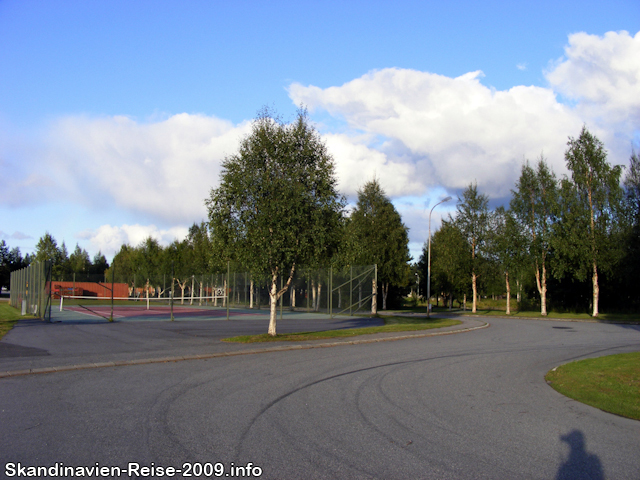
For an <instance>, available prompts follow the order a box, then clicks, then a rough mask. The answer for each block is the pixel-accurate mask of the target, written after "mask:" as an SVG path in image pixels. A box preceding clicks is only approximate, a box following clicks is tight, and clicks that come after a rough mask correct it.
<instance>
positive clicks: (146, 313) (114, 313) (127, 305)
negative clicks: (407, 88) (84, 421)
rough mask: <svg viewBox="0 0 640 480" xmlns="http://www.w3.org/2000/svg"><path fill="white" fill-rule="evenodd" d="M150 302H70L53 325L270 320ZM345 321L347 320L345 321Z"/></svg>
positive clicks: (254, 313)
mask: <svg viewBox="0 0 640 480" xmlns="http://www.w3.org/2000/svg"><path fill="white" fill-rule="evenodd" d="M161 300H162V301H149V302H147V300H146V299H139V300H133V299H120V300H115V301H114V302H113V305H111V302H110V301H109V300H108V299H83V298H67V297H65V299H64V300H63V301H62V302H60V303H59V304H54V305H53V307H52V309H51V321H52V322H62V323H102V322H108V321H110V319H111V318H112V319H113V321H114V322H136V321H171V318H172V315H173V319H174V321H192V320H226V319H227V318H229V319H233V320H268V318H269V309H268V308H266V307H263V308H261V309H257V308H253V309H250V308H238V307H235V306H234V308H229V309H227V308H226V307H224V306H221V302H220V303H218V305H216V304H215V303H214V302H211V301H207V302H201V303H202V305H200V304H199V303H200V302H197V301H196V302H194V303H193V304H191V303H190V302H185V304H181V303H180V302H179V301H177V302H175V303H174V305H173V306H171V305H170V303H169V302H168V301H167V300H165V299H161ZM330 318H331V316H330V315H329V314H325V313H322V312H309V311H307V310H304V309H298V310H295V311H292V310H291V309H290V308H282V309H280V308H279V309H278V319H286V320H309V319H315V320H326V319H330ZM341 318H345V317H342V316H341Z"/></svg>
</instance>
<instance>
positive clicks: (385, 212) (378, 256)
mask: <svg viewBox="0 0 640 480" xmlns="http://www.w3.org/2000/svg"><path fill="white" fill-rule="evenodd" d="M347 235H348V236H349V237H350V238H351V239H353V243H352V245H351V248H352V249H353V251H352V255H351V256H352V258H353V263H354V264H360V265H372V264H377V265H378V279H379V280H380V281H381V282H382V283H383V284H384V283H388V284H391V285H395V286H406V285H407V284H408V282H409V273H410V272H411V267H410V266H409V261H410V260H411V256H410V254H409V234H408V229H407V227H406V226H405V225H404V224H403V223H402V217H401V216H400V214H399V213H398V211H397V210H396V208H395V207H394V206H393V203H391V200H390V199H389V198H388V197H387V196H386V194H385V193H384V190H383V189H382V187H381V185H380V183H379V182H378V180H376V179H374V180H372V181H370V182H367V183H366V184H365V185H364V187H362V188H361V189H360V190H359V191H358V202H357V204H356V208H355V209H354V211H353V212H352V214H351V217H350V219H349V223H348V226H347Z"/></svg>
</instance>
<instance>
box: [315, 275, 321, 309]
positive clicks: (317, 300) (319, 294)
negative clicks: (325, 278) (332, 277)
mask: <svg viewBox="0 0 640 480" xmlns="http://www.w3.org/2000/svg"><path fill="white" fill-rule="evenodd" d="M321 293H322V283H320V282H318V298H317V299H316V312H318V311H320V299H321V298H322V296H321Z"/></svg>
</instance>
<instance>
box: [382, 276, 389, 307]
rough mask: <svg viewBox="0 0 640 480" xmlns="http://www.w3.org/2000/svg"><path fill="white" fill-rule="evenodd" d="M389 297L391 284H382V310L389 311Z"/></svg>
mask: <svg viewBox="0 0 640 480" xmlns="http://www.w3.org/2000/svg"><path fill="white" fill-rule="evenodd" d="M387 295H389V282H382V310H386V309H387Z"/></svg>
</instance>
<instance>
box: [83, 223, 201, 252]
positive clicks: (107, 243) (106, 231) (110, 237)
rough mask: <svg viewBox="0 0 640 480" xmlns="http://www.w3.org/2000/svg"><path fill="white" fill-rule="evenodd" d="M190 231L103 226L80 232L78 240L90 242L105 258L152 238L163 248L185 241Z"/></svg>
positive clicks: (152, 227)
mask: <svg viewBox="0 0 640 480" xmlns="http://www.w3.org/2000/svg"><path fill="white" fill-rule="evenodd" d="M188 233H189V229H188V228H187V227H173V228H169V229H160V228H158V227H156V226H155V225H138V224H136V225H122V226H111V225H102V226H101V227H99V228H97V229H95V230H85V231H83V232H80V233H79V234H78V235H77V236H78V238H81V239H84V240H88V241H89V243H90V244H91V247H90V249H91V250H92V251H95V252H97V251H101V252H102V253H103V254H104V255H105V256H107V257H112V256H113V255H114V254H116V253H117V252H118V251H119V250H120V247H121V246H122V245H131V246H134V247H135V246H138V245H139V244H140V243H142V242H143V241H144V240H145V239H146V238H148V237H152V238H154V239H156V240H157V241H158V243H160V245H162V246H167V245H169V244H170V243H171V242H173V241H174V240H183V239H184V238H185V237H186V236H187V234H188Z"/></svg>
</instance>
